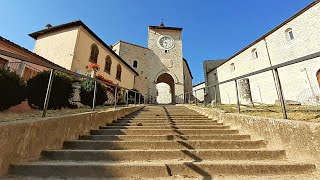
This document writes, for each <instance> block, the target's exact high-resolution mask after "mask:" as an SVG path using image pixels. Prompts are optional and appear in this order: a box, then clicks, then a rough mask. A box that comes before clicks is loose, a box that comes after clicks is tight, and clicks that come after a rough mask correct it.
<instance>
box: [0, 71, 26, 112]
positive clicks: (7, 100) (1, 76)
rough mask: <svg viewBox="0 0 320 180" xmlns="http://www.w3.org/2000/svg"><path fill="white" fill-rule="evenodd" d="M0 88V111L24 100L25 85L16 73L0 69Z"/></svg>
mask: <svg viewBox="0 0 320 180" xmlns="http://www.w3.org/2000/svg"><path fill="white" fill-rule="evenodd" d="M0 87H1V88H0V110H5V109H8V108H10V107H11V106H14V105H17V104H20V103H21V102H22V101H23V100H25V97H26V96H25V95H26V94H25V91H26V84H25V83H24V82H23V80H22V79H21V78H20V77H19V76H18V75H17V74H16V73H14V72H10V71H9V70H6V69H1V68H0Z"/></svg>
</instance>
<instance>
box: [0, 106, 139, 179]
mask: <svg viewBox="0 0 320 180" xmlns="http://www.w3.org/2000/svg"><path fill="white" fill-rule="evenodd" d="M141 108H143V106H137V107H128V108H121V109H117V110H107V111H102V112H87V113H81V114H74V115H66V116H60V117H48V118H39V119H35V120H23V121H14V122H5V123H0V176H1V175H4V174H6V173H7V171H8V168H9V166H10V164H13V163H20V162H25V161H30V160H37V159H39V158H40V153H41V151H42V150H49V149H61V148H62V147H63V142H64V141H68V140H75V139H78V138H79V135H85V134H89V132H90V130H91V129H98V128H99V126H103V125H105V124H106V123H110V122H112V121H113V120H116V119H117V118H119V117H122V116H125V115H127V114H130V113H132V112H135V111H137V110H139V109H141Z"/></svg>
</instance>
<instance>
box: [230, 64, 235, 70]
mask: <svg viewBox="0 0 320 180" xmlns="http://www.w3.org/2000/svg"><path fill="white" fill-rule="evenodd" d="M235 70H236V67H235V65H234V63H232V64H230V71H231V72H233V71H235Z"/></svg>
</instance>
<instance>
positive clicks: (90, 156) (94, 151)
mask: <svg viewBox="0 0 320 180" xmlns="http://www.w3.org/2000/svg"><path fill="white" fill-rule="evenodd" d="M313 170H315V165H313V164H308V163H300V162H293V161H289V160H287V159H286V154H285V151H284V150H281V149H268V148H266V142H265V141H264V140H259V139H257V140H252V139H251V138H250V135H248V134H241V133H240V132H239V131H238V130H236V129H232V128H231V127H230V126H228V125H224V124H223V123H219V122H217V121H215V120H212V119H209V118H207V117H206V116H203V115H200V114H198V113H196V112H195V111H192V110H189V109H187V108H185V107H179V106H148V107H145V108H144V109H142V110H140V111H138V112H135V113H133V114H131V115H128V116H126V117H123V118H120V119H118V120H116V121H114V122H113V123H110V124H106V126H103V127H100V128H99V129H97V130H92V131H91V133H90V135H84V136H81V137H80V138H79V140H75V141H67V142H65V144H64V148H63V149H61V150H45V151H43V152H42V158H41V159H40V160H39V161H36V162H28V163H22V164H15V165H13V166H12V167H11V169H10V173H11V174H10V176H9V178H17V179H23V178H26V177H37V178H47V177H58V178H80V177H84V178H85V179H87V178H102V177H103V178H105V177H127V178H130V179H131V178H134V177H138V178H158V177H163V178H169V177H182V178H199V177H200V178H205V179H211V178H213V177H214V176H215V175H258V176H259V175H270V174H273V175H274V174H278V175H279V174H280V175H281V174H301V173H310V172H312V171H313ZM31 179H32V178H31Z"/></svg>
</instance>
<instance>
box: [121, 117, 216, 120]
mask: <svg viewBox="0 0 320 180" xmlns="http://www.w3.org/2000/svg"><path fill="white" fill-rule="evenodd" d="M120 119H142V120H143V119H146V120H148V119H157V120H161V119H187V120H188V119H210V118H208V117H122V118H120ZM210 120H211V119H210Z"/></svg>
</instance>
